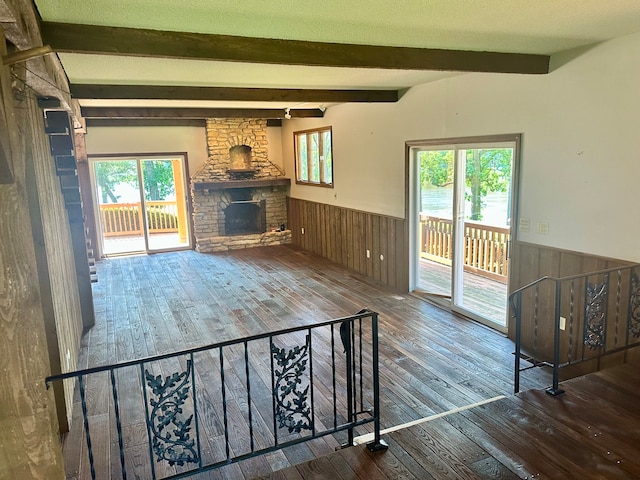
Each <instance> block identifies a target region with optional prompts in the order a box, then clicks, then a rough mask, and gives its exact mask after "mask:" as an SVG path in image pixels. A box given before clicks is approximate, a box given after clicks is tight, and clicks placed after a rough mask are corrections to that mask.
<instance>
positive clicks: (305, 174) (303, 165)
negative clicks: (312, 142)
mask: <svg viewBox="0 0 640 480" xmlns="http://www.w3.org/2000/svg"><path fill="white" fill-rule="evenodd" d="M297 139H298V141H297V144H298V159H297V160H298V180H300V181H303V182H306V181H308V180H309V169H308V166H307V165H308V163H307V136H306V135H297Z"/></svg>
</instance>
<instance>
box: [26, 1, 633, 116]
mask: <svg viewBox="0 0 640 480" xmlns="http://www.w3.org/2000/svg"><path fill="white" fill-rule="evenodd" d="M35 3H36V5H37V7H38V9H39V12H40V14H41V16H42V18H43V20H46V21H54V22H70V23H85V24H94V25H111V26H122V27H133V28H149V29H157V30H175V31H188V32H200V33H216V34H226V35H240V36H250V37H251V36H252V37H264V38H284V39H295V40H311V41H324V42H338V43H359V44H370V45H389V46H413V47H427V48H446V49H461V50H490V51H500V52H520V53H539V54H553V53H555V52H559V51H564V50H568V49H572V48H575V47H580V46H584V45H588V44H592V43H595V42H599V41H603V40H607V39H610V38H614V37H616V36H621V35H625V34H628V33H632V32H635V31H640V0H395V1H394V0H358V1H353V0H322V1H319V0H215V1H211V0H108V1H106V0H35ZM60 58H61V60H62V63H63V65H64V67H65V70H66V72H67V75H68V76H69V79H70V80H71V82H73V83H103V84H109V83H116V84H160V85H198V86H236V87H270V88H277V87H281V88H394V89H399V88H407V87H411V86H414V85H418V84H421V83H426V82H429V81H434V80H438V79H440V78H443V77H445V76H450V75H452V73H447V72H425V71H422V72H420V71H401V70H371V69H355V68H326V67H299V66H283V65H256V64H251V65H250V64H243V63H229V62H207V61H196V60H169V59H155V58H131V57H115V56H108V55H77V54H63V55H60ZM242 106H243V107H246V106H251V105H247V104H244V105H242ZM307 107H308V106H307Z"/></svg>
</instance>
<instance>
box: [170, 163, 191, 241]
mask: <svg viewBox="0 0 640 480" xmlns="http://www.w3.org/2000/svg"><path fill="white" fill-rule="evenodd" d="M171 167H172V169H173V182H174V185H175V189H176V202H177V204H178V236H179V237H180V243H184V242H186V241H187V215H186V212H187V201H186V198H185V196H184V177H183V175H182V162H181V161H180V160H171Z"/></svg>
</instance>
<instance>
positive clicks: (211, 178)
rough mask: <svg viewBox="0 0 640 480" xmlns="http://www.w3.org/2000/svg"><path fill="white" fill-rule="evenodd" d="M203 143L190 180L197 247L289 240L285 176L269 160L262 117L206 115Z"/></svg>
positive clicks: (206, 249) (210, 249)
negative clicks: (204, 153)
mask: <svg viewBox="0 0 640 480" xmlns="http://www.w3.org/2000/svg"><path fill="white" fill-rule="evenodd" d="M207 146H208V153H209V158H208V160H207V161H206V162H205V164H204V165H203V166H202V167H201V168H200V170H199V171H198V172H197V173H196V174H195V175H194V176H193V178H192V183H191V185H192V188H191V195H192V199H193V223H194V232H195V237H196V249H197V250H198V251H200V252H215V251H221V250H230V249H236V248H248V247H254V246H259V245H278V244H283V243H290V242H291V231H290V230H288V229H287V228H286V224H287V199H286V197H287V195H288V193H289V185H290V180H289V179H288V178H286V177H285V176H284V172H283V171H282V170H281V169H280V168H279V167H278V166H277V165H275V164H273V163H272V162H270V161H269V158H268V145H267V122H266V120H260V119H208V120H207Z"/></svg>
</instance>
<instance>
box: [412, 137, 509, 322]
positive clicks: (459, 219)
mask: <svg viewBox="0 0 640 480" xmlns="http://www.w3.org/2000/svg"><path fill="white" fill-rule="evenodd" d="M516 148H517V139H515V138H514V139H513V140H509V141H498V140H492V141H487V142H486V143H485V142H481V143H480V142H475V143H468V144H467V143H452V144H450V145H447V144H444V143H440V144H438V143H434V144H430V143H425V144H422V145H420V144H416V145H413V146H411V148H410V167H411V170H412V172H413V175H411V181H412V189H411V190H412V192H414V195H413V196H412V203H411V207H412V208H411V211H412V216H411V218H412V231H413V232H414V233H413V235H414V241H413V242H412V244H413V245H414V247H413V252H412V253H413V255H412V265H411V268H412V273H413V275H412V282H411V283H412V288H413V289H414V290H415V291H418V292H422V293H423V294H425V295H429V296H431V297H432V298H433V299H434V300H435V301H437V302H439V303H443V304H446V305H448V306H450V307H451V308H452V310H455V311H458V312H460V313H462V314H464V315H466V316H468V317H471V318H474V319H476V320H479V321H481V322H483V323H486V324H488V325H490V326H492V327H494V328H497V329H498V330H502V331H504V330H506V325H507V285H508V275H509V268H508V266H509V258H508V253H509V251H508V249H509V244H510V240H511V217H512V213H513V211H514V208H513V207H514V198H515V192H514V188H513V186H514V182H513V178H514V175H513V173H514V170H515V159H516V156H517V150H516Z"/></svg>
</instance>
